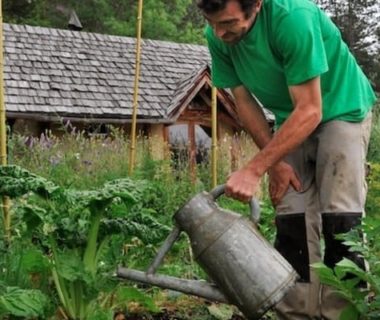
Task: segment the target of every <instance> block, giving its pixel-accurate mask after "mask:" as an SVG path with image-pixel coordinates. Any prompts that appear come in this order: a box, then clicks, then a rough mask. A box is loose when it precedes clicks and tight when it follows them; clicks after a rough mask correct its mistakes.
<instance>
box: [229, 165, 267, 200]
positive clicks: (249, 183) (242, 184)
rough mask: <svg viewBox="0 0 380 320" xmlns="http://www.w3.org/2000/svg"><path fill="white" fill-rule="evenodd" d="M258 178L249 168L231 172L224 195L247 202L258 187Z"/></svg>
mask: <svg viewBox="0 0 380 320" xmlns="http://www.w3.org/2000/svg"><path fill="white" fill-rule="evenodd" d="M260 178H261V177H260V176H259V175H257V174H256V173H255V172H254V170H252V169H251V168H249V167H244V168H242V169H240V170H238V171H235V172H233V173H232V174H231V175H230V176H229V177H228V180H227V182H226V186H225V191H224V193H225V195H226V196H228V197H231V198H234V199H236V200H240V201H242V202H249V201H250V200H251V199H252V197H253V195H254V194H255V192H256V191H257V188H258V187H259V185H260Z"/></svg>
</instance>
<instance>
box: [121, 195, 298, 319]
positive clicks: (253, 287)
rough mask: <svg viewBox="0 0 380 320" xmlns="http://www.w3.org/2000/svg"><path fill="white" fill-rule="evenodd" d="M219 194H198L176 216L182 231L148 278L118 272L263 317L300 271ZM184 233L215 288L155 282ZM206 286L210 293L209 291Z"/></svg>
mask: <svg viewBox="0 0 380 320" xmlns="http://www.w3.org/2000/svg"><path fill="white" fill-rule="evenodd" d="M215 190H216V191H215ZM215 190H214V191H215V192H214V193H213V191H211V193H207V192H202V193H200V194H198V195H196V196H195V197H193V198H192V199H191V200H190V201H189V202H188V203H186V204H185V205H184V206H183V207H182V208H181V209H180V210H179V211H178V212H177V213H176V214H175V215H174V220H175V223H176V226H177V227H176V228H175V230H174V232H172V234H171V236H169V237H168V239H167V241H166V244H164V245H163V247H162V250H160V251H159V252H158V255H157V257H156V259H155V261H154V262H153V264H152V266H151V267H150V270H148V272H147V273H146V274H140V276H142V277H143V278H145V279H141V277H138V276H137V275H136V274H135V273H134V271H133V270H129V271H130V273H129V274H128V270H127V269H119V271H118V274H119V276H122V277H126V278H129V279H130V280H135V281H140V282H145V283H151V284H154V285H158V286H162V287H169V288H171V289H175V290H178V291H183V292H185V293H190V294H195V295H200V296H203V297H205V298H210V299H211V300H218V301H222V302H228V303H231V304H234V305H236V306H237V307H238V309H239V310H240V311H241V312H242V313H243V314H244V315H245V317H246V318H247V319H259V318H260V317H261V316H262V315H263V314H264V313H265V312H266V311H267V310H268V309H270V308H271V307H273V306H274V305H275V304H276V303H277V302H279V301H280V300H281V298H282V297H283V296H284V295H285V293H286V292H287V291H288V289H289V288H290V287H292V286H293V285H294V283H295V281H296V280H297V277H298V276H297V273H296V272H295V271H294V269H293V268H292V267H291V266H290V264H289V263H288V262H287V261H286V260H285V259H284V258H283V257H282V256H281V255H280V254H279V253H278V252H277V251H276V250H275V249H274V248H273V247H272V246H271V245H270V244H269V243H268V242H267V240H266V239H265V238H264V237H263V236H262V235H261V234H260V233H259V231H258V229H257V227H256V225H255V223H254V222H252V221H250V220H248V219H246V218H244V217H242V216H240V215H238V214H236V213H234V212H231V211H228V210H224V209H222V208H220V207H219V206H218V205H217V204H216V203H215V199H216V198H217V197H218V196H219V195H220V193H221V190H223V189H221V188H219V189H215ZM251 208H252V205H251ZM256 219H258V217H256ZM180 231H184V232H185V233H186V234H187V235H188V237H189V239H190V241H191V247H192V250H193V253H194V256H195V258H196V261H197V262H198V263H199V264H200V265H201V267H202V268H203V269H204V270H205V272H206V273H207V275H208V276H209V277H210V278H211V279H212V280H213V282H214V283H215V285H207V284H205V283H204V282H198V283H196V281H194V280H187V281H188V282H189V285H190V287H193V290H192V291H188V290H184V289H185V287H186V286H187V284H184V283H180V281H181V280H180V279H177V280H176V278H172V277H169V278H171V279H170V281H173V282H174V286H170V285H166V284H168V282H166V281H163V282H162V283H161V282H156V283H154V281H155V280H159V277H160V276H156V275H154V272H155V270H156V268H157V267H158V265H159V264H160V263H161V261H162V259H163V256H164V255H165V253H166V252H167V251H168V250H169V248H170V247H171V245H172V244H173V243H174V241H175V239H176V238H177V236H178V234H179V232H180ZM127 274H128V275H127ZM144 280H145V281H144ZM176 282H177V283H176ZM177 285H178V286H177ZM201 286H203V287H201ZM204 286H206V287H207V288H206V289H207V290H209V292H210V293H208V292H207V293H206V294H204V293H203V292H204V291H203V290H204V289H205V288H204ZM198 292H199V294H198Z"/></svg>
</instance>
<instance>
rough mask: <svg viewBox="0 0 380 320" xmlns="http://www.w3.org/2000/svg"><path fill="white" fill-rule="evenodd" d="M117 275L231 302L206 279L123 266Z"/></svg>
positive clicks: (213, 299) (210, 298)
mask: <svg viewBox="0 0 380 320" xmlns="http://www.w3.org/2000/svg"><path fill="white" fill-rule="evenodd" d="M117 275H118V276H119V277H121V278H124V279H128V280H132V281H136V282H140V283H144V284H148V285H153V286H157V287H161V288H166V289H170V290H174V291H179V292H182V293H185V294H190V295H193V296H198V297H201V298H205V299H208V300H211V301H217V302H222V303H229V302H228V300H227V298H226V297H225V296H224V294H223V293H222V292H221V291H220V290H219V289H218V288H217V287H216V286H215V285H214V284H211V283H208V282H206V281H200V280H188V279H180V278H176V277H171V276H166V275H161V274H160V275H159V274H150V273H147V272H143V271H138V270H133V269H127V268H122V267H119V268H118V270H117Z"/></svg>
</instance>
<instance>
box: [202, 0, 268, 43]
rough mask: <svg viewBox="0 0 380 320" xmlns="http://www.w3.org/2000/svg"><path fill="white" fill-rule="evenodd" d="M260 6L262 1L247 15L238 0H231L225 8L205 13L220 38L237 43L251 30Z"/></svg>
mask: <svg viewBox="0 0 380 320" xmlns="http://www.w3.org/2000/svg"><path fill="white" fill-rule="evenodd" d="M260 8H261V1H258V2H257V4H256V5H255V6H254V8H253V9H252V12H251V14H249V15H247V14H246V13H245V12H243V11H242V9H241V7H240V4H239V2H238V1H236V0H230V1H228V2H227V4H226V7H225V8H224V9H223V10H220V11H217V12H215V13H212V14H204V17H205V18H206V20H207V22H208V23H209V25H210V26H211V27H212V28H213V29H214V33H215V35H216V36H217V37H218V38H220V39H222V40H223V41H224V42H226V43H228V44H235V43H237V42H239V41H240V39H241V38H243V37H244V35H245V34H246V33H247V32H248V31H249V30H250V28H251V26H252V24H253V22H254V21H255V19H256V16H257V14H258V12H259V11H260Z"/></svg>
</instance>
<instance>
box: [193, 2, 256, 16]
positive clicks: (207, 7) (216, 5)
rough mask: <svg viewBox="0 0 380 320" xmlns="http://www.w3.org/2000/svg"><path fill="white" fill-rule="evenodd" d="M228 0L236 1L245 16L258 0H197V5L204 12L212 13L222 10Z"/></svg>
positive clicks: (249, 13)
mask: <svg viewBox="0 0 380 320" xmlns="http://www.w3.org/2000/svg"><path fill="white" fill-rule="evenodd" d="M230 1H236V2H238V3H239V4H240V7H241V10H242V11H243V12H244V14H245V15H246V17H249V16H250V15H251V13H252V9H253V7H254V6H255V4H256V3H257V1H258V0H197V6H198V8H199V9H201V10H202V11H203V12H205V13H206V14H213V13H216V12H218V11H220V10H223V9H224V8H225V7H226V5H227V3H228V2H230Z"/></svg>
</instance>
